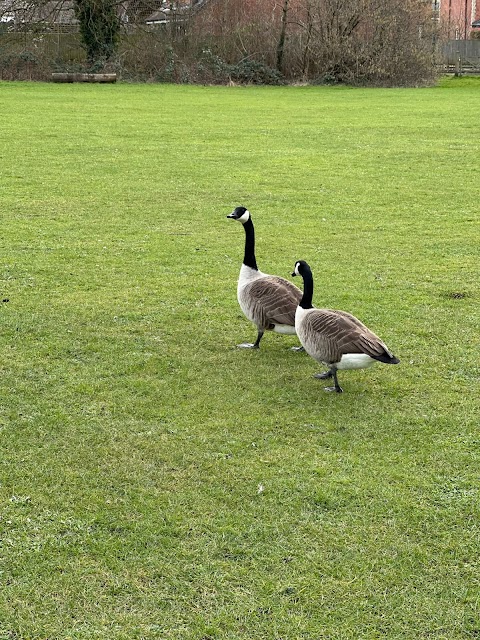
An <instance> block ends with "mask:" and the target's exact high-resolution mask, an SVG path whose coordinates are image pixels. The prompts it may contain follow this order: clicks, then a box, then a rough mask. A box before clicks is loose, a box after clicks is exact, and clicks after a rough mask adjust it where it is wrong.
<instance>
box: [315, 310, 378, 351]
mask: <svg viewBox="0 0 480 640" xmlns="http://www.w3.org/2000/svg"><path fill="white" fill-rule="evenodd" d="M307 318H308V320H309V323H310V326H311V329H312V331H314V332H315V333H316V334H318V336H319V337H321V340H322V342H324V343H328V344H329V345H330V351H331V357H332V358H335V359H336V358H338V359H340V358H341V356H342V355H344V354H346V353H365V354H366V355H368V356H370V357H371V358H378V357H379V356H382V354H384V353H385V351H386V347H385V345H384V344H383V342H382V341H381V340H380V339H379V338H378V337H377V336H376V335H375V334H374V333H373V331H370V329H368V328H367V327H366V326H365V325H364V324H363V323H362V322H360V320H358V319H357V318H355V316H352V315H350V314H349V313H346V312H344V311H331V310H329V309H316V310H315V313H312V314H310V315H309V316H307ZM387 353H388V352H387ZM332 361H334V360H333V359H332Z"/></svg>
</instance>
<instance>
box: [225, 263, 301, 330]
mask: <svg viewBox="0 0 480 640" xmlns="http://www.w3.org/2000/svg"><path fill="white" fill-rule="evenodd" d="M243 270H244V271H245V269H243ZM237 297H238V303H239V304H240V308H241V309H242V311H243V313H244V314H245V315H246V317H247V318H248V319H249V320H250V321H251V322H253V323H254V324H255V325H256V326H257V327H258V328H259V329H263V330H264V331H271V330H273V331H275V330H277V331H278V332H279V333H291V334H295V311H296V309H297V306H298V303H299V302H300V299H301V297H302V292H301V291H300V290H299V289H297V287H296V286H295V285H293V284H292V283H291V282H289V281H288V280H285V279H284V278H280V277H279V276H269V275H266V274H263V273H261V272H258V271H257V275H255V276H254V277H253V278H252V279H250V280H249V279H244V278H242V274H241V275H240V278H239V281H238V290H237Z"/></svg>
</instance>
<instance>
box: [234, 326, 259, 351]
mask: <svg viewBox="0 0 480 640" xmlns="http://www.w3.org/2000/svg"><path fill="white" fill-rule="evenodd" d="M264 333H265V331H260V329H259V330H258V335H257V339H256V340H255V342H254V343H253V344H251V343H250V342H242V344H237V347H238V348H239V349H259V348H260V340H261V339H262V337H263V334H264Z"/></svg>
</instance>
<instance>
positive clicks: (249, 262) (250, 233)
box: [243, 218, 258, 271]
mask: <svg viewBox="0 0 480 640" xmlns="http://www.w3.org/2000/svg"><path fill="white" fill-rule="evenodd" d="M243 228H244V229H245V254H244V256H243V264H244V265H246V266H247V267H250V268H251V269H255V270H256V271H258V267H257V261H256V260H255V231H254V229H253V222H252V220H251V218H249V219H248V220H247V221H246V222H244V224H243Z"/></svg>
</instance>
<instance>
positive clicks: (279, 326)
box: [227, 207, 303, 350]
mask: <svg viewBox="0 0 480 640" xmlns="http://www.w3.org/2000/svg"><path fill="white" fill-rule="evenodd" d="M227 218H231V219H233V220H238V221H239V222H241V223H242V224H243V228H244V229H245V255H244V258H243V264H242V266H241V268H240V276H239V278H238V287H237V298H238V302H239V304H240V307H241V309H242V311H243V313H244V314H245V315H246V317H247V318H248V319H249V320H250V321H251V322H253V323H254V324H255V325H256V326H257V330H258V334H257V339H256V340H255V342H254V343H253V344H251V343H248V342H245V343H243V344H239V345H238V346H239V347H241V348H244V349H258V348H259V345H260V340H261V339H262V336H263V334H264V333H265V331H275V332H276V333H282V334H287V335H295V311H296V308H297V306H298V303H299V302H300V298H301V297H302V292H301V291H300V289H298V288H297V287H296V286H295V285H294V284H292V283H291V282H289V281H288V280H285V279H284V278H280V277H279V276H269V275H267V274H266V273H262V272H261V271H259V269H258V267H257V261H256V260H255V231H254V228H253V222H252V217H251V215H250V212H249V211H248V209H246V208H245V207H237V208H236V209H235V210H234V211H232V213H230V214H229V215H228V216H227ZM297 350H303V349H302V347H297Z"/></svg>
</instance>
